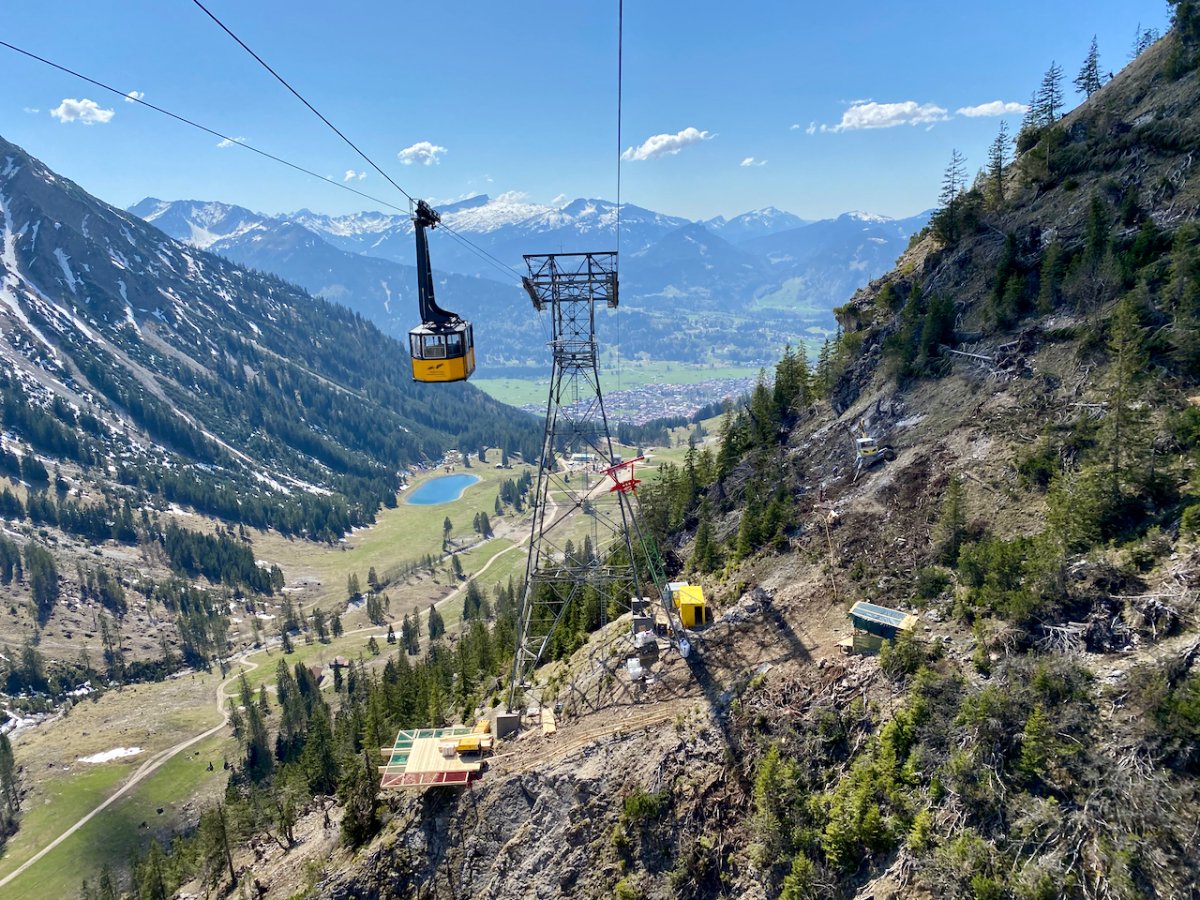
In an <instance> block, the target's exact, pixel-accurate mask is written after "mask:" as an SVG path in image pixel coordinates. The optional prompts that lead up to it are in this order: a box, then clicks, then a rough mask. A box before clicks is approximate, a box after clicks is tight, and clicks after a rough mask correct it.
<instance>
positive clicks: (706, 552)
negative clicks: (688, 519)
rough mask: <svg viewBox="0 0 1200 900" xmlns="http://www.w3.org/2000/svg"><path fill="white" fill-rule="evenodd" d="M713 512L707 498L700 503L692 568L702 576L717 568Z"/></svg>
mask: <svg viewBox="0 0 1200 900" xmlns="http://www.w3.org/2000/svg"><path fill="white" fill-rule="evenodd" d="M711 518H712V510H711V509H710V507H709V505H708V498H707V497H705V498H704V500H702V501H701V503H700V524H699V525H697V526H696V543H695V546H694V547H693V548H692V568H693V569H695V570H696V571H697V572H699V573H700V574H702V575H705V574H708V573H709V572H711V571H712V570H713V569H714V568H716V547H715V545H714V543H713V539H712V524H711V522H710V521H709V520H710V519H711Z"/></svg>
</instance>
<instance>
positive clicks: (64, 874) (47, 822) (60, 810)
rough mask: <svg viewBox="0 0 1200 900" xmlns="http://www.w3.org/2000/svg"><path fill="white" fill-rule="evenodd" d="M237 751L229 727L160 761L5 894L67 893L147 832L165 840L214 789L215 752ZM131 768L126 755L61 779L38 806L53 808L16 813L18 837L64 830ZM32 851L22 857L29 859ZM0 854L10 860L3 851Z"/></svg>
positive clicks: (121, 862) (219, 778)
mask: <svg viewBox="0 0 1200 900" xmlns="http://www.w3.org/2000/svg"><path fill="white" fill-rule="evenodd" d="M236 752H237V742H236V741H234V740H233V738H232V737H230V736H229V735H224V734H218V735H214V736H213V737H211V738H209V739H207V740H205V741H202V742H201V743H199V744H196V745H194V746H193V747H190V748H189V749H188V750H186V751H184V752H183V753H181V754H179V755H178V756H176V757H174V758H173V759H171V760H169V761H168V762H166V763H164V764H163V766H162V767H161V768H160V769H158V771H156V772H155V773H154V774H153V775H150V776H149V777H147V778H146V779H145V780H144V781H142V782H141V783H139V784H138V785H137V787H135V788H134V789H132V790H131V791H130V792H129V793H128V794H126V795H125V796H124V797H122V798H121V799H120V800H118V801H116V802H115V803H113V804H112V805H111V806H110V807H108V809H106V810H104V812H103V813H101V814H100V815H98V816H96V817H95V818H94V819H92V820H91V821H90V822H88V823H87V824H86V825H84V826H83V827H82V828H80V829H79V830H78V831H76V832H75V833H74V834H73V835H71V836H70V837H69V838H67V839H66V840H65V841H63V842H62V843H61V844H59V845H58V846H57V847H55V848H54V849H53V850H52V851H50V852H49V853H48V854H46V855H45V856H44V857H42V858H41V859H40V860H38V862H37V863H35V864H34V865H32V866H30V867H29V868H28V869H27V870H26V871H25V872H23V873H22V874H21V875H20V876H19V877H17V878H15V879H14V880H13V881H11V882H9V883H8V884H7V885H5V887H4V896H5V897H13V898H17V897H29V898H41V897H70V896H74V895H75V894H76V893H77V892H78V890H79V886H80V884H81V882H82V881H83V879H85V878H87V879H89V880H90V881H91V882H92V883H93V884H94V883H95V881H96V879H97V877H98V876H99V874H100V869H101V867H102V866H103V865H104V863H105V862H107V863H108V864H109V865H110V866H111V867H112V868H113V869H114V870H115V871H120V870H121V869H123V868H124V867H125V865H126V861H127V860H128V859H129V857H130V856H131V855H132V854H133V853H134V852H135V851H137V852H142V851H144V850H145V849H146V848H147V847H148V846H149V843H150V840H151V838H153V837H157V838H158V839H159V840H160V841H162V842H164V843H166V842H168V841H169V840H170V836H171V835H172V834H173V833H175V832H177V831H178V830H179V829H180V828H181V827H184V826H185V825H186V824H187V823H188V822H190V821H192V820H193V819H194V816H195V810H197V809H201V808H204V807H206V806H209V805H210V804H211V803H212V802H213V801H215V800H216V799H217V798H218V797H219V796H220V794H221V793H222V792H223V790H224V785H225V778H226V774H227V773H226V772H225V771H224V769H223V768H222V765H221V763H222V760H223V759H224V758H226V757H231V756H232V755H233V754H235V753H236ZM209 762H212V763H213V771H212V772H209V771H208V763H209ZM139 764H140V763H139ZM134 768H136V766H135V764H133V763H120V764H118V763H106V764H104V765H99V766H96V767H94V768H93V769H91V770H89V771H85V772H83V773H81V774H80V775H78V776H77V777H76V778H75V779H69V780H67V781H64V782H62V783H61V784H60V788H61V791H60V793H59V795H58V796H56V797H55V799H54V802H53V803H52V804H51V806H46V807H44V809H47V810H48V809H50V808H51V807H53V808H54V809H55V813H56V814H55V815H54V816H53V817H49V816H48V817H46V818H45V819H44V820H43V821H41V822H35V821H30V820H33V819H35V815H36V812H37V810H31V812H30V813H29V814H27V815H26V816H25V817H24V818H23V819H22V822H21V830H20V831H19V832H18V837H19V838H27V839H29V840H30V843H31V845H32V846H33V847H35V848H37V847H42V846H45V844H47V843H49V842H50V841H51V840H53V839H54V838H55V837H57V836H58V835H59V834H61V833H62V832H63V830H65V826H64V825H63V824H62V823H63V822H65V823H66V824H67V825H69V824H72V823H74V822H75V821H76V820H78V819H79V817H80V816H82V815H84V814H86V813H87V812H88V811H89V810H91V808H92V807H93V806H95V804H96V803H98V802H99V801H100V800H102V799H103V798H104V797H105V796H108V795H109V794H110V793H111V792H112V790H114V789H115V788H116V787H117V784H118V783H119V781H120V779H121V778H123V776H124V775H126V774H128V773H129V772H131V771H132V770H133V769H134ZM160 808H161V809H162V813H161V814H160V813H159V812H158V810H159V809H160ZM50 826H52V827H50ZM27 831H28V832H29V834H28V836H27ZM35 832H36V833H35ZM32 852H33V851H31V852H30V853H29V854H26V855H25V857H24V858H25V859H28V857H29V855H32ZM10 855H11V854H10ZM4 862H5V863H6V864H7V863H8V862H9V857H8V856H6V857H5V860H4ZM21 862H23V860H21V859H14V860H13V863H12V865H11V866H8V865H6V866H5V868H4V869H0V874H3V873H4V872H8V871H12V869H13V868H16V866H17V865H19V864H20V863H21Z"/></svg>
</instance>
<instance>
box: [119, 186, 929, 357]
mask: <svg viewBox="0 0 1200 900" xmlns="http://www.w3.org/2000/svg"><path fill="white" fill-rule="evenodd" d="M129 211H130V212H132V213H134V214H135V215H138V216H140V217H142V218H143V219H145V220H146V221H147V222H150V223H151V224H153V225H155V226H156V227H158V228H161V229H162V230H163V231H165V232H166V233H167V234H169V235H171V236H172V237H174V238H176V239H178V240H181V241H184V242H187V243H190V244H192V245H193V246H195V247H198V248H201V249H206V250H210V251H212V252H216V253H220V254H222V255H224V256H226V257H228V258H229V259H231V260H234V261H236V262H239V263H241V264H244V265H248V266H252V267H254V268H257V269H261V270H263V271H268V272H272V273H275V274H277V275H279V276H281V277H283V278H286V279H288V280H290V281H293V282H295V283H297V284H299V285H301V286H303V287H305V288H306V289H307V290H309V291H310V292H312V293H314V294H318V295H320V296H322V297H325V298H328V299H331V300H335V301H337V302H339V303H342V304H344V305H346V306H349V307H350V308H352V309H354V310H356V311H358V312H360V313H362V314H363V315H364V316H367V317H368V318H370V319H371V320H372V321H374V322H376V323H377V324H379V325H380V327H382V328H383V329H384V330H385V331H388V332H389V333H391V334H394V335H400V334H403V333H404V332H405V331H407V329H408V328H409V327H411V326H412V324H414V316H415V309H416V302H415V293H414V285H415V278H416V276H415V273H414V271H413V270H412V268H411V266H412V263H413V237H412V223H411V221H410V220H409V218H408V217H407V216H404V215H399V214H389V213H379V212H362V213H356V214H353V215H346V216H327V215H323V214H319V213H314V212H311V211H309V210H300V211H298V212H296V213H293V214H291V215H284V216H268V215H263V214H260V213H255V212H252V211H250V210H248V209H244V208H242V207H238V206H232V205H229V204H225V203H215V202H206V201H197V200H177V201H163V200H157V199H153V198H147V199H145V200H143V201H141V202H140V203H138V204H136V205H134V206H132V207H131V208H130V210H129ZM440 212H441V214H442V222H443V224H444V226H447V227H445V228H442V229H440V230H435V231H434V232H433V236H432V241H431V244H432V250H431V252H432V255H433V261H434V268H435V271H436V272H437V274H438V277H439V280H440V283H439V286H438V291H439V295H438V299H439V302H440V303H441V304H442V305H443V306H446V307H447V308H450V309H453V310H455V311H457V312H460V313H462V314H464V315H466V316H468V317H470V318H472V320H473V321H475V322H476V325H477V330H478V331H479V337H480V340H479V344H480V357H481V361H482V363H483V364H484V366H485V367H492V368H517V369H520V368H522V367H525V366H534V367H536V366H539V365H544V363H542V362H539V360H541V359H542V357H544V355H545V351H544V348H543V344H544V340H545V338H544V334H543V332H542V330H541V329H540V328H538V327H536V326H533V327H530V326H531V324H532V318H531V316H530V315H529V314H526V313H524V312H521V313H515V312H514V307H517V308H520V307H522V306H526V307H527V305H528V301H527V300H523V297H524V294H523V293H522V292H521V291H520V290H519V288H518V286H517V282H516V277H515V276H513V275H512V274H511V273H508V272H505V271H504V270H503V268H502V267H501V266H500V265H499V264H498V263H497V262H496V261H497V260H498V261H499V263H502V264H504V265H507V266H511V267H513V268H514V269H517V270H518V271H521V270H522V269H523V262H522V254H525V253H554V252H580V251H586V250H610V249H616V246H617V244H616V222H617V207H616V205H615V204H614V203H611V202H609V201H606V200H596V199H579V200H574V201H572V202H570V203H568V204H566V205H564V206H559V207H551V206H543V205H539V204H531V203H527V202H525V201H524V200H521V199H518V198H513V197H511V196H502V197H498V198H494V199H493V198H489V197H487V196H486V195H482V196H478V197H472V198H470V199H468V200H464V201H461V202H458V203H452V204H447V205H444V206H442V207H441V209H440ZM620 213H621V215H620V251H621V258H622V264H621V278H622V301H623V302H622V306H623V309H624V310H626V311H627V312H628V314H629V316H630V317H631V319H632V323H631V327H630V328H628V329H626V334H629V335H631V336H630V337H629V338H628V340H629V341H630V342H631V343H630V344H629V345H628V346H626V340H627V338H626V337H625V335H623V336H622V352H623V353H624V354H626V355H631V354H634V353H646V354H648V355H649V356H650V357H651V358H657V359H669V360H677V361H683V362H694V361H699V360H709V361H723V362H732V363H741V364H762V363H768V362H770V361H771V360H773V359H774V358H776V357H777V355H778V351H779V349H780V348H781V346H782V344H783V343H784V342H785V341H791V342H792V343H797V342H799V341H801V340H805V339H808V340H812V339H813V338H814V336H815V335H819V334H821V333H824V332H827V331H831V330H832V329H833V327H834V323H833V317H832V314H831V310H832V309H833V307H834V306H837V305H839V304H841V303H844V302H845V301H846V300H848V299H849V297H850V295H851V294H852V293H853V292H854V291H855V290H856V289H858V288H859V287H861V286H862V285H864V284H866V283H867V282H868V281H869V280H870V279H871V278H873V277H876V276H878V275H879V274H881V273H883V272H885V271H887V270H888V269H889V268H890V267H891V265H892V264H893V263H894V262H895V260H896V258H897V257H898V256H899V254H900V253H901V252H902V251H903V250H904V248H905V246H906V245H907V242H908V239H909V237H910V236H911V235H912V234H913V233H914V232H916V231H919V230H920V229H921V228H922V227H924V225H925V224H926V223H927V221H928V218H929V213H927V212H926V213H922V214H920V215H918V216H913V217H911V218H908V219H888V218H886V217H883V216H876V215H871V214H866V213H847V214H845V215H842V216H839V217H838V218H836V219H826V220H821V221H817V222H808V221H805V220H803V219H800V218H799V217H797V216H795V215H793V214H791V213H788V212H784V211H782V210H778V209H775V208H772V207H768V208H766V209H761V210H754V211H751V212H747V213H744V214H742V215H740V216H736V217H734V218H732V219H728V220H726V219H724V218H716V219H710V220H707V221H703V222H689V221H688V220H686V219H681V218H678V217H676V216H668V215H664V214H662V213H657V212H654V211H652V210H647V209H643V208H641V207H637V206H633V205H630V204H624V205H622V207H621V210H620ZM448 232H453V234H450V233H448ZM459 238H466V239H467V240H469V241H470V242H471V244H473V245H475V246H474V247H471V246H468V245H467V244H466V243H465V242H463V241H462V240H460V239H459ZM506 276H508V277H507V278H506ZM506 282H507V283H506ZM695 316H702V317H704V320H703V322H702V323H697V322H695V321H694V320H693V319H691V318H689V319H688V321H689V322H690V323H691V324H692V325H697V324H699V325H702V326H703V327H702V328H700V329H699V330H696V329H692V330H691V334H690V335H689V334H680V330H681V323H683V321H684V317H695ZM701 331H702V332H703V333H704V339H703V340H699V339H697V335H698V334H699V333H700V332H701Z"/></svg>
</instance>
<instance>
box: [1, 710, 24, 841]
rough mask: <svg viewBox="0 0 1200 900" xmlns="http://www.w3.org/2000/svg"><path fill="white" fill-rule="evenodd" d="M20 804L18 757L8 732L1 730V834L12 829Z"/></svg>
mask: <svg viewBox="0 0 1200 900" xmlns="http://www.w3.org/2000/svg"><path fill="white" fill-rule="evenodd" d="M20 805H21V796H20V794H19V793H18V791H17V764H16V758H15V757H14V755H13V749H12V744H11V743H10V742H9V740H8V733H7V732H3V731H0V835H6V834H8V833H9V832H10V831H11V830H12V828H13V823H14V822H15V821H16V818H17V811H18V810H19V809H20Z"/></svg>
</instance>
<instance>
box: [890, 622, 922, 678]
mask: <svg viewBox="0 0 1200 900" xmlns="http://www.w3.org/2000/svg"><path fill="white" fill-rule="evenodd" d="M928 655H929V654H928V653H927V652H926V650H925V645H924V643H923V642H922V641H921V639H920V638H918V637H917V636H916V635H915V634H913V633H912V632H911V631H901V632H900V633H899V634H897V635H896V639H895V640H894V641H884V642H883V647H882V648H881V649H880V651H879V668H880V670H881V671H882V672H883V674H884V675H886V676H887V677H888V678H891V679H893V680H899V679H901V678H904V677H906V676H908V675H915V674H916V672H917V670H918V669H920V668H921V666H922V665H924V664H925V660H926V659H927V658H928Z"/></svg>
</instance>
